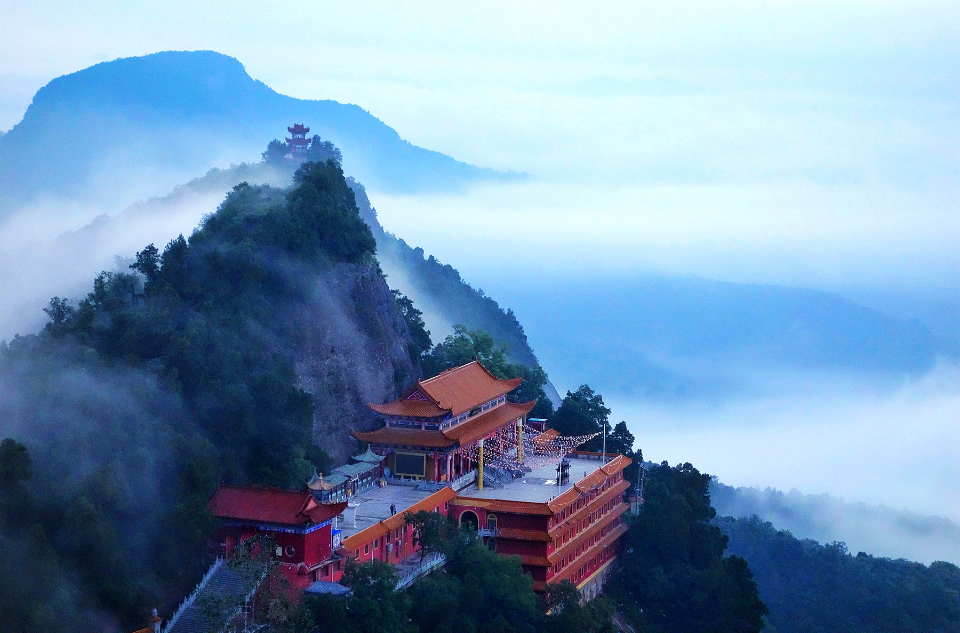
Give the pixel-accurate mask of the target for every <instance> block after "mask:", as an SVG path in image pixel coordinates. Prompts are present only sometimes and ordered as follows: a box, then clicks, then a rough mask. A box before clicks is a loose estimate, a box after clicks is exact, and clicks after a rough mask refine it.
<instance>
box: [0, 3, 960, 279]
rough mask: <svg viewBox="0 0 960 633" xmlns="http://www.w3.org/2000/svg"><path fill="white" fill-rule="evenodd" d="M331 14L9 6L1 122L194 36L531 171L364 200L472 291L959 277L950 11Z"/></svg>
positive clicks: (953, 15) (476, 8) (289, 81)
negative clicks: (106, 64)
mask: <svg viewBox="0 0 960 633" xmlns="http://www.w3.org/2000/svg"><path fill="white" fill-rule="evenodd" d="M350 4H351V6H345V5H344V4H343V3H314V2H310V3H295V2H286V3H271V4H270V5H269V10H268V9H266V8H265V5H263V4H262V3H252V2H237V3H231V5H230V9H229V10H224V8H223V5H222V4H221V3H211V2H203V1H200V2H189V3H187V2H171V3H163V4H162V5H157V4H155V3H134V2H128V3H95V2H82V1H81V2H76V3H70V4H64V3H59V2H58V3H53V2H43V1H39V2H30V3H20V2H10V1H9V0H7V1H6V2H3V3H2V5H3V15H4V20H3V24H2V25H0V29H2V31H0V34H2V35H3V36H2V37H0V86H2V90H0V129H8V128H9V127H11V126H12V125H14V124H15V123H16V122H17V121H18V120H19V118H20V117H21V116H22V113H23V111H24V109H25V107H26V106H27V105H28V103H29V100H30V98H31V96H32V94H33V93H34V92H35V91H36V90H37V89H38V88H40V87H41V86H42V85H44V84H45V83H47V82H48V81H49V80H50V79H51V78H52V77H54V76H56V75H59V74H62V73H67V72H71V71H74V70H78V69H80V68H83V67H86V66H88V65H90V64H93V63H96V62H99V61H104V60H109V59H113V58H116V57H121V56H129V55H140V54H145V53H150V52H155V51H158V50H165V49H213V50H217V51H219V52H223V53H226V54H229V55H233V56H235V57H237V58H238V59H239V60H240V61H241V62H243V63H244V64H245V66H246V68H247V70H248V72H249V73H250V74H251V75H252V76H253V77H255V78H257V79H260V80H262V81H264V82H265V83H267V84H268V85H270V86H271V87H273V88H275V89H276V90H278V91H280V92H282V93H285V94H289V95H292V96H296V97H301V98H332V99H336V100H339V101H343V102H352V103H358V104H360V105H361V106H363V107H364V108H365V109H367V110H369V111H370V112H372V113H373V114H374V115H376V116H378V117H379V118H381V119H382V120H384V121H385V122H387V123H388V124H389V125H391V126H393V127H394V128H395V129H397V130H398V132H399V133H400V134H401V136H403V137H404V138H406V139H408V140H410V141H412V142H414V143H416V144H419V145H421V146H424V147H428V148H431V149H436V150H439V151H442V152H445V153H448V154H450V155H452V156H454V157H456V158H458V159H461V160H465V161H468V162H472V163H475V164H478V165H483V166H491V167H497V168H502V169H513V170H518V171H523V172H527V173H529V174H531V176H533V178H534V180H533V181H532V182H531V184H530V185H527V186H515V187H508V188H503V187H496V188H478V189H476V190H474V191H472V192H471V193H470V195H468V196H456V197H452V198H451V197H449V196H432V197H426V198H424V197H422V196H421V197H417V198H413V199H411V198H405V199H397V200H394V199H384V198H382V197H379V198H375V200H374V203H375V204H376V205H377V207H378V209H379V210H380V212H381V213H382V214H383V215H384V219H385V222H386V224H387V226H388V228H391V229H392V230H394V231H396V232H398V233H399V234H401V236H403V237H407V238H408V239H410V240H411V241H413V242H416V243H418V244H421V245H423V246H424V247H426V248H427V250H428V251H430V252H434V253H436V254H438V255H439V256H440V257H442V258H443V259H445V260H448V261H453V262H455V263H457V265H458V267H459V268H461V269H462V270H464V271H465V272H467V273H468V274H469V275H470V276H471V277H472V278H475V279H480V280H483V279H490V280H491V281H490V282H489V283H488V284H487V285H488V286H489V285H490V284H492V283H496V282H495V281H493V280H494V279H496V278H497V277H498V276H499V273H500V272H501V270H502V269H503V268H504V267H503V260H504V259H506V257H504V256H506V255H507V254H509V259H510V260H513V261H516V260H517V259H519V260H520V261H521V262H522V263H523V264H524V265H527V266H533V267H534V268H539V269H542V271H543V272H551V271H558V270H559V271H562V272H566V271H568V270H570V269H575V268H577V267H579V266H582V265H584V264H585V263H586V264H588V265H589V266H591V267H606V268H613V269H628V270H656V271H664V272H669V273H679V274H693V275H702V276H706V277H711V278H719V279H725V280H731V281H757V282H772V283H781V282H782V283H791V284H798V285H812V286H817V287H824V288H831V289H843V288H847V287H849V286H855V287H858V288H868V289H869V288H876V287H881V288H888V287H896V288H898V289H901V290H905V289H914V288H917V287H920V288H922V289H929V290H931V291H943V290H944V289H956V288H958V287H960V255H958V253H960V249H958V248H957V247H958V245H960V244H958V242H960V219H958V218H960V214H958V213H956V207H957V202H958V200H960V196H958V186H957V182H958V179H957V176H958V175H960V161H958V158H960V127H958V122H960V113H958V95H960V86H958V80H957V77H958V76H960V38H958V37H957V34H958V33H960V5H957V4H956V3H939V4H938V3H917V2H901V3H897V2H888V3H837V2H831V3H826V2H823V3H813V2H802V3H800V2H793V3H791V2H784V3H769V2H731V3H722V4H719V3H704V2H690V3H647V4H644V3H610V4H607V5H598V4H597V3H580V4H576V3H556V2H549V3H532V2H531V3H520V4H516V3H500V4H497V3H471V4H470V6H468V7H459V8H458V7H453V6H450V5H449V3H432V4H428V3H420V4H418V5H417V9H416V10H412V9H411V7H410V6H409V5H405V4H401V3H369V4H367V5H366V6H363V5H355V3H350ZM41 25H42V26H41ZM251 158H256V157H251ZM374 193H376V192H374ZM464 217H467V218H469V219H468V220H467V225H466V226H465V225H464V223H463V220H464ZM465 228H466V229H467V230H466V231H465V230H464V229H465ZM465 234H466V235H471V236H473V239H471V240H470V241H469V242H467V243H464V240H463V237H464V235H465ZM491 252H493V253H497V255H499V256H498V257H491V256H490V254H491Z"/></svg>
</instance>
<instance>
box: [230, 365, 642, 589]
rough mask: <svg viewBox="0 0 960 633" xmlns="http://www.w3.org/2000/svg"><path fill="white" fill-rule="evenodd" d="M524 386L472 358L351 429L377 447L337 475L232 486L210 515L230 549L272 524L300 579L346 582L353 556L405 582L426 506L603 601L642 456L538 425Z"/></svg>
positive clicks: (540, 580) (541, 575)
mask: <svg viewBox="0 0 960 633" xmlns="http://www.w3.org/2000/svg"><path fill="white" fill-rule="evenodd" d="M519 384H520V379H515V380H501V379H498V378H496V377H495V376H493V375H492V374H490V372H489V371H487V370H486V368H484V367H483V365H481V364H480V363H479V362H477V361H474V362H472V363H468V364H467V365H464V366H462V367H457V368H455V369H452V370H450V371H447V372H444V373H442V374H440V375H439V376H436V377H435V378H431V379H429V380H424V381H421V382H418V383H417V385H416V386H415V387H414V388H413V389H411V390H410V391H409V392H408V393H407V394H406V395H405V396H404V397H402V398H400V399H398V400H395V401H394V402H390V403H386V404H379V405H377V404H375V405H370V406H371V408H372V409H373V410H374V411H376V412H378V413H380V414H381V415H382V416H383V417H384V426H383V428H381V429H379V430H376V431H372V432H359V431H354V432H353V435H354V437H356V438H357V439H358V440H361V441H363V442H366V443H368V444H369V448H368V449H367V451H366V452H365V453H363V454H361V455H358V456H357V457H355V458H354V459H353V461H354V462H355V464H353V465H351V466H349V467H341V468H340V469H335V470H334V472H333V473H332V474H330V475H328V476H327V477H326V478H324V477H323V476H322V475H319V474H318V475H315V476H314V477H313V478H312V479H311V481H310V482H308V490H307V491H305V492H303V493H287V492H280V491H263V490H259V489H236V488H222V489H221V490H220V492H218V493H217V496H215V497H214V499H213V500H212V501H211V510H212V511H213V513H214V514H215V515H216V516H218V517H220V518H221V520H222V521H223V524H224V530H225V531H224V532H223V535H224V536H223V538H224V539H225V541H224V543H225V548H226V549H228V550H229V549H231V548H232V547H233V546H235V544H236V543H238V542H239V541H240V540H242V539H243V538H247V537H248V535H252V534H255V533H265V532H271V531H272V532H271V533H273V534H275V537H274V538H275V540H277V542H278V547H277V555H278V558H280V559H281V561H282V562H283V564H284V565H287V568H286V569H288V570H290V571H295V572H296V575H295V576H294V577H295V579H296V581H297V582H296V586H299V587H305V586H308V585H309V584H311V583H313V582H317V581H320V582H321V583H322V582H324V581H328V582H329V581H333V582H336V581H338V580H339V579H340V578H341V577H342V574H343V562H344V561H345V559H346V558H347V557H353V558H355V559H357V560H359V561H362V562H366V561H371V560H382V561H385V562H389V563H391V564H394V565H397V566H398V568H399V569H400V571H401V577H404V576H405V575H408V576H412V575H415V573H417V570H416V569H413V570H411V569H408V568H412V567H416V566H417V565H419V564H420V561H419V556H414V555H415V554H418V548H417V547H416V546H415V545H414V543H413V534H412V531H411V530H410V529H409V526H407V524H406V521H405V514H406V513H407V512H412V513H416V512H418V511H420V510H426V511H428V512H438V513H441V514H443V515H445V516H449V517H452V518H453V519H455V520H456V522H457V523H458V524H459V525H461V526H465V527H469V528H471V529H476V530H478V531H479V534H480V536H481V538H483V539H484V540H485V542H486V543H487V545H488V546H490V547H491V548H492V549H494V550H495V551H497V552H498V553H500V554H503V555H516V556H519V557H520V559H521V562H522V564H523V568H524V570H526V571H527V572H528V573H529V574H530V575H531V576H532V577H533V580H534V586H535V588H536V589H537V590H539V591H543V590H545V589H546V586H547V585H548V584H550V583H555V582H560V581H563V580H570V581H571V582H573V583H574V584H575V585H576V586H577V587H578V588H580V589H581V591H582V592H583V593H584V595H585V596H586V597H587V598H590V597H592V596H593V595H594V594H595V593H596V591H597V590H598V589H599V587H600V585H601V584H602V583H603V580H604V579H605V577H606V575H607V573H608V572H609V570H610V568H611V565H612V563H613V561H614V559H615V556H616V544H617V540H618V539H619V538H620V536H622V535H623V533H624V532H625V531H626V526H625V525H624V524H623V523H622V520H621V517H622V515H623V514H624V512H625V511H626V510H627V504H625V503H624V502H623V493H624V491H625V490H626V489H627V488H628V487H629V485H628V483H627V482H626V481H625V480H624V478H623V469H624V468H625V467H626V466H627V465H628V464H629V463H630V460H629V459H628V458H626V457H624V456H621V455H611V456H609V458H607V456H604V455H598V454H595V453H577V452H576V451H575V450H573V448H574V447H575V446H576V445H577V444H579V443H582V442H583V441H585V440H586V439H587V438H564V437H561V436H559V435H558V434H557V433H556V431H552V430H547V431H543V427H542V426H539V425H529V424H528V423H527V419H526V416H527V414H528V413H529V411H530V410H531V409H532V408H533V406H534V404H535V403H533V402H528V403H525V404H515V403H512V402H509V401H508V400H507V398H506V396H507V394H508V393H509V392H510V391H512V390H513V389H515V388H516V387H517V386H518V385H519ZM243 490H246V491H248V492H246V493H243V492H241V491H243ZM281 499H282V500H283V503H280V501H281ZM295 499H296V500H295ZM298 503H300V504H301V505H299V506H298V505H297V504H298ZM262 505H264V506H268V507H273V506H277V510H276V511H270V512H269V513H266V511H265V510H264V509H263V508H261V507H260V506H262ZM280 506H282V510H281V509H280ZM295 506H296V507H295ZM267 519H271V520H267ZM279 519H282V521H280V520H279ZM328 526H329V528H328ZM327 528H328V529H327ZM324 529H327V531H323V530H324ZM314 533H317V534H318V536H317V537H312V538H308V537H309V536H310V535H313V534H314ZM293 534H296V535H297V537H296V538H300V540H291V539H294V537H293V536H292V535H293ZM318 539H319V540H318ZM281 541H282V544H281ZM321 541H322V542H323V545H322V546H321V545H320V542H321ZM288 548H289V549H288ZM299 552H302V555H301V554H300V553H299ZM284 557H287V558H284ZM408 572H409V573H408Z"/></svg>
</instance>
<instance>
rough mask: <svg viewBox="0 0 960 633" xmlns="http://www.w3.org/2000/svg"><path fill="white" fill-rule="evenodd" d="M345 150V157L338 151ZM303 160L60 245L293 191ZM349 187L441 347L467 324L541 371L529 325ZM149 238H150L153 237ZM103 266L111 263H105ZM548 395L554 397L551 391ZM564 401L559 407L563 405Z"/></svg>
mask: <svg viewBox="0 0 960 633" xmlns="http://www.w3.org/2000/svg"><path fill="white" fill-rule="evenodd" d="M338 153H339V152H338ZM295 168H296V163H294V162H293V161H290V160H285V161H284V160H281V161H269V160H264V161H261V162H258V163H241V164H239V165H234V166H231V167H230V168H228V169H211V170H210V171H209V172H208V173H207V174H206V175H204V176H202V177H200V178H195V179H193V180H191V181H190V182H188V183H186V184H184V185H181V186H178V187H177V188H175V189H174V190H173V191H172V192H170V193H169V194H167V195H165V196H163V197H160V198H154V199H151V200H148V201H146V202H140V203H137V204H135V205H133V206H131V207H129V208H127V209H125V210H123V211H122V212H121V213H119V214H118V215H117V216H116V217H115V218H109V217H106V216H105V217H102V218H99V219H98V220H97V221H95V222H93V223H91V224H89V225H87V226H86V227H84V228H82V229H80V230H78V231H74V232H71V233H67V234H64V235H62V236H61V237H60V238H59V242H60V243H61V244H62V245H63V247H64V248H67V249H69V250H70V251H71V252H78V253H80V252H86V251H89V250H90V246H89V245H91V244H102V243H115V242H116V241H117V237H116V236H118V235H127V234H129V233H131V232H134V233H139V232H141V231H142V228H141V227H145V226H147V227H151V230H152V227H153V226H155V225H156V224H159V223H162V222H163V220H164V217H165V216H168V215H170V214H176V213H178V212H179V211H178V205H182V204H184V203H193V201H196V200H207V199H209V197H210V196H216V195H219V194H221V192H226V191H227V190H229V189H230V187H233V186H235V185H236V184H238V183H240V182H244V181H247V182H250V183H259V184H266V185H270V186H275V187H284V186H287V185H288V184H289V182H290V178H291V177H292V174H293V171H294V169H295ZM346 182H347V183H348V184H349V186H350V188H351V189H352V190H353V192H354V195H355V198H356V203H357V207H358V209H359V212H360V217H361V218H363V220H364V221H365V222H366V223H367V225H368V226H369V227H370V229H371V231H372V233H373V236H374V238H375V239H376V242H377V259H378V261H379V262H380V266H381V267H382V269H383V271H384V272H385V273H386V276H387V282H388V284H389V285H390V286H391V287H392V288H396V289H398V290H399V291H400V292H401V293H403V294H404V295H405V296H407V297H409V298H410V299H412V300H413V302H414V304H415V305H416V306H417V309H419V310H421V311H422V312H423V318H424V320H425V321H426V324H427V328H428V329H430V330H431V332H432V335H433V338H434V342H439V340H441V339H442V336H443V334H444V333H446V332H450V331H452V326H453V325H456V324H462V325H464V326H466V327H467V328H469V329H472V330H478V329H479V330H483V331H485V332H487V333H489V334H490V335H491V336H493V337H494V339H495V340H496V341H497V343H498V344H499V345H502V346H503V347H504V348H505V350H506V352H507V356H508V358H509V360H510V361H511V362H513V363H517V364H520V365H525V366H527V367H535V366H537V365H539V362H538V360H537V357H536V355H535V354H534V352H533V350H532V349H531V347H530V344H529V342H528V341H527V337H526V333H525V332H524V329H523V326H522V325H521V324H520V322H519V321H518V320H517V318H516V316H515V315H514V314H513V312H512V311H511V310H509V309H507V310H504V309H503V308H501V307H500V305H499V304H498V303H497V302H496V301H495V300H494V299H493V298H491V297H489V296H487V295H485V294H483V293H482V292H480V291H479V290H477V289H475V288H473V287H472V286H470V284H469V283H467V282H466V281H465V280H463V278H462V277H461V276H460V273H459V272H457V270H456V269H455V268H453V267H452V266H450V265H449V264H442V263H441V262H439V261H438V260H437V259H435V258H434V257H433V256H425V253H424V251H423V249H421V248H413V247H411V246H409V245H408V244H407V243H406V242H405V241H404V240H402V239H400V238H398V237H396V236H395V235H393V234H392V233H390V232H388V231H386V230H385V229H384V228H383V226H382V225H381V224H380V221H379V219H378V218H377V212H376V209H375V208H374V207H373V205H372V204H371V202H370V200H369V198H368V197H367V193H366V189H365V187H364V186H363V184H361V183H360V182H358V181H357V180H356V179H354V178H352V177H349V176H348V177H347V178H346ZM148 234H149V233H143V238H142V239H147V235H148ZM100 265H101V266H106V265H107V261H106V260H105V259H101V261H100ZM548 394H550V395H552V396H555V392H552V388H550V391H548ZM558 401H559V399H558V398H557V399H556V401H555V402H554V404H558Z"/></svg>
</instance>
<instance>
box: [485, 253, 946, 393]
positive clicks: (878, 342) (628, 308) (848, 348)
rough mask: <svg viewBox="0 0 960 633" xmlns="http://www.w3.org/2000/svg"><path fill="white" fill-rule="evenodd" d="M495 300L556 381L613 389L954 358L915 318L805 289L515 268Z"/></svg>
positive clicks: (720, 389)
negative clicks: (537, 273) (552, 274)
mask: <svg viewBox="0 0 960 633" xmlns="http://www.w3.org/2000/svg"><path fill="white" fill-rule="evenodd" d="M497 299H498V301H500V302H501V303H502V304H503V305H509V306H511V307H512V308H513V310H514V311H515V312H516V314H517V316H518V318H519V319H520V321H521V322H522V323H523V324H524V328H525V329H526V333H527V335H528V336H529V338H530V341H531V343H532V345H533V346H534V348H535V349H536V351H537V356H538V357H539V358H540V361H541V363H542V364H543V366H544V367H547V368H549V369H550V372H551V377H552V378H553V379H554V382H555V383H556V384H558V385H563V386H564V388H571V389H575V388H576V386H577V384H579V382H588V383H589V384H590V385H591V386H592V387H594V388H597V389H599V390H600V391H601V392H602V393H603V394H604V395H617V396H619V397H630V398H638V397H639V398H643V399H652V400H682V399H688V398H698V399H699V398H711V399H712V398H716V397H738V396H740V395H742V394H743V389H744V388H748V389H751V388H756V387H760V388H762V387H764V386H769V385H763V384H762V383H763V382H764V381H770V380H773V379H775V378H776V376H778V375H784V374H794V375H799V374H800V373H807V372H835V373H846V374H850V375H855V376H877V375H888V376H894V377H896V376H902V375H917V374H920V373H923V372H925V371H927V370H929V369H931V368H932V367H933V366H934V365H935V364H936V363H937V362H938V360H940V359H942V358H947V359H954V360H955V359H957V358H960V346H958V345H957V344H956V343H955V342H953V341H950V340H947V339H944V338H941V337H938V336H936V335H934V334H933V333H931V332H930V331H929V330H928V329H927V328H926V327H925V326H924V325H923V324H921V323H919V322H916V321H907V320H902V319H898V318H895V317H892V316H889V315H887V314H885V313H883V312H880V311H877V310H874V309H871V308H867V307H865V306H863V305H860V304H858V303H855V302H853V301H850V300H847V299H845V298H843V297H841V296H839V295H836V294H832V293H828V292H822V291H817V290H810V289H805V288H792V287H787V286H773V285H761V284H741V283H731V282H721V281H713V280H709V279H701V278H693V277H667V276H656V275H632V276H605V275H603V274H600V273H597V274H590V273H589V271H585V272H584V274H583V276H582V278H579V279H566V280H555V281H553V282H551V283H544V282H543V280H538V279H524V278H518V279H516V280H514V281H513V282H511V283H510V284H509V285H503V286H502V287H498V289H497ZM758 381H759V382H758ZM574 383H576V384H574ZM748 383H752V384H748ZM771 384H772V383H771ZM775 386H776V388H778V389H779V388H781V387H783V385H782V384H776V385H775Z"/></svg>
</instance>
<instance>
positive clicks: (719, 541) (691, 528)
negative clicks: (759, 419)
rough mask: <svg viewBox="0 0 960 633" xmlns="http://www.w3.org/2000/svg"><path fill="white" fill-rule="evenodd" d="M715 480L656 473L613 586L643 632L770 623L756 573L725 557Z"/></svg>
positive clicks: (747, 630) (674, 471)
mask: <svg viewBox="0 0 960 633" xmlns="http://www.w3.org/2000/svg"><path fill="white" fill-rule="evenodd" d="M709 483H710V476H709V475H706V474H703V473H700V472H699V471H697V469H696V468H694V467H693V466H691V465H690V464H683V465H681V466H678V467H676V468H670V467H669V466H668V465H667V464H665V463H664V464H662V465H661V466H658V467H655V468H653V469H652V470H650V471H649V476H648V479H647V486H646V489H645V491H644V498H645V503H644V506H643V511H642V512H641V513H640V514H639V515H638V516H637V517H636V518H635V519H633V520H631V521H630V523H629V525H630V530H629V532H628V533H627V537H626V543H625V544H624V545H625V554H624V555H623V557H622V567H621V569H620V570H619V571H618V572H617V574H616V575H615V576H614V578H612V579H611V581H610V582H608V584H607V586H608V588H609V591H610V592H611V594H612V597H613V598H614V599H615V600H616V601H617V603H618V604H619V606H620V608H621V610H622V612H623V613H624V614H625V615H626V616H627V617H628V618H629V619H630V620H631V621H632V622H633V623H634V625H635V626H636V627H637V628H638V629H640V630H648V629H649V630H656V631H663V632H664V633H674V632H675V633H680V632H685V631H702V632H704V633H712V632H716V633H721V632H724V633H725V632H733V633H756V632H759V631H760V630H761V629H762V628H763V626H764V616H765V615H766V613H767V609H766V606H765V605H764V604H763V602H762V601H761V600H760V596H759V594H758V592H757V586H756V583H755V582H754V581H753V578H752V575H751V573H750V570H749V568H748V567H747V565H746V563H745V562H744V560H743V559H742V558H739V557H737V556H726V557H725V556H724V550H725V549H726V545H727V538H726V537H725V536H724V535H723V534H722V533H721V532H720V530H719V528H718V527H717V526H716V525H715V524H713V523H712V520H713V518H714V517H715V515H716V512H715V511H714V509H713V508H712V507H711V506H710V495H709Z"/></svg>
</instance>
